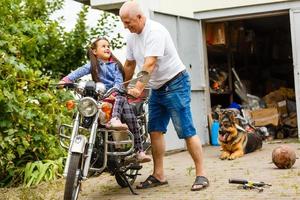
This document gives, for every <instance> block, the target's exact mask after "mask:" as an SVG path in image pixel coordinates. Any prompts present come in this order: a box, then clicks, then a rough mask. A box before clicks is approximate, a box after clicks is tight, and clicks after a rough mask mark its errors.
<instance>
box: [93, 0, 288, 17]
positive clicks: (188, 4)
mask: <svg viewBox="0 0 300 200" xmlns="http://www.w3.org/2000/svg"><path fill="white" fill-rule="evenodd" d="M282 1H291V0H209V1H208V0H137V2H139V4H140V5H141V7H142V8H143V10H144V11H146V10H147V9H149V8H150V9H151V10H155V11H159V12H163V13H169V14H175V15H180V16H186V17H193V16H194V15H193V12H198V11H206V10H214V9H222V8H230V7H240V6H246V5H255V4H265V3H276V2H282ZM122 2H125V0H91V5H92V6H97V5H106V6H107V4H109V3H112V4H114V3H122ZM145 13H146V14H147V12H145Z"/></svg>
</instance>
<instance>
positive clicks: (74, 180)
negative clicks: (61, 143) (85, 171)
mask: <svg viewBox="0 0 300 200" xmlns="http://www.w3.org/2000/svg"><path fill="white" fill-rule="evenodd" d="M81 156H82V154H80V153H72V155H71V159H70V164H69V169H68V174H67V180H66V184H65V193H64V200H76V199H77V198H78V194H79V190H80V185H81V182H80V176H81V169H80V166H81V165H80V159H81Z"/></svg>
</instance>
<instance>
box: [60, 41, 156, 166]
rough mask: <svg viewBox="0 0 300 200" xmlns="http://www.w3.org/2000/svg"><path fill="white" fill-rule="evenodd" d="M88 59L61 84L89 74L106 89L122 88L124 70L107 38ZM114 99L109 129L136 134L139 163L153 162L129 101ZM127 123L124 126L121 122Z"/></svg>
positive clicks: (99, 43)
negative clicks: (144, 145) (144, 146)
mask: <svg viewBox="0 0 300 200" xmlns="http://www.w3.org/2000/svg"><path fill="white" fill-rule="evenodd" d="M88 57H89V59H90V62H89V63H87V64H85V65H83V66H82V67H80V68H78V69H77V70H75V71H73V72H72V73H70V74H69V75H67V76H66V77H64V78H63V79H62V80H61V81H60V82H59V83H60V84H62V83H68V82H73V81H75V80H76V79H78V78H80V77H82V76H85V75H87V74H91V75H92V79H93V81H95V82H102V83H103V84H104V85H105V87H106V89H107V90H108V89H110V88H111V87H114V86H115V87H119V88H120V87H122V82H123V68H122V64H121V63H120V62H119V60H118V59H117V58H116V57H115V56H113V55H112V53H111V51H110V46H109V42H108V40H107V39H106V38H97V39H96V40H95V41H94V42H92V44H91V47H90V48H89V49H88ZM110 98H111V99H114V106H113V111H112V118H111V120H110V121H109V122H108V124H107V127H108V128H111V129H117V130H120V129H121V130H122V129H127V128H129V130H130V131H131V132H132V133H133V134H134V143H135V146H136V151H137V159H138V161H139V162H149V161H151V158H150V156H148V155H146V154H145V153H144V150H143V146H142V144H141V136H140V133H139V125H138V123H137V119H136V116H135V115H134V112H133V110H132V108H131V106H130V105H129V104H128V102H127V99H126V98H125V97H123V96H121V95H111V97H110ZM120 119H122V120H123V121H125V122H126V124H123V123H122V122H121V120H120Z"/></svg>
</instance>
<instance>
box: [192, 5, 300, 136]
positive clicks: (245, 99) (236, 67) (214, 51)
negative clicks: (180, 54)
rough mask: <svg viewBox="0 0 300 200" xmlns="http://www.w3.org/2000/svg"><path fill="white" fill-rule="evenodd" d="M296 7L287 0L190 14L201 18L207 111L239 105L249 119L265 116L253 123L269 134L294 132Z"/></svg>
mask: <svg viewBox="0 0 300 200" xmlns="http://www.w3.org/2000/svg"><path fill="white" fill-rule="evenodd" d="M298 7H299V3H297V2H290V3H278V4H265V5H255V6H246V7H240V8H229V9H222V10H217V11H216V10H214V11H211V12H210V11H205V12H199V13H195V16H196V18H199V19H201V21H202V28H203V34H204V39H205V43H204V44H205V47H204V49H205V52H206V55H204V57H205V58H206V63H205V64H206V67H207V68H206V69H207V71H208V74H207V77H206V79H207V83H208V86H209V87H208V90H209V94H208V98H209V101H208V104H210V108H211V109H212V111H214V109H215V107H221V108H232V106H233V105H239V106H241V107H239V109H241V108H242V110H246V112H245V113H243V114H244V115H248V119H250V121H252V122H253V123H254V124H255V121H256V120H257V122H258V121H260V120H262V119H263V120H264V121H263V122H262V121H260V122H259V123H257V124H258V126H259V127H262V126H266V127H267V128H268V130H269V132H270V133H271V136H272V137H271V138H272V139H273V138H279V139H283V138H287V137H298V136H299V134H298V128H297V122H298V121H299V120H298V119H297V113H299V112H297V110H299V108H298V107H299V105H297V99H298V98H297V97H299V89H298V88H299V85H298V83H299V80H298V79H299V73H298V72H299V61H298V60H297V59H299V50H298V49H299V48H297V47H299V38H298V37H299V22H298V21H299V9H298ZM297 17H298V18H297ZM297 33H298V34H297ZM270 110H273V111H272V112H271V111H270ZM252 112H253V113H255V116H254V114H253V115H252ZM246 113H247V114H246ZM249 113H250V114H249ZM275 116H277V117H278V118H277V119H276V120H277V122H276V123H273V122H274V118H275ZM273 117H274V118H273ZM276 120H275V121H276ZM270 125H272V126H270ZM268 134H269V133H268Z"/></svg>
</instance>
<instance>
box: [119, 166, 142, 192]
mask: <svg viewBox="0 0 300 200" xmlns="http://www.w3.org/2000/svg"><path fill="white" fill-rule="evenodd" d="M138 171H139V170H137V169H130V170H128V171H127V172H126V173H124V175H125V176H126V177H127V179H128V182H129V184H130V185H133V183H134V182H135V180H136V177H137V175H138ZM115 179H116V181H117V183H118V184H119V186H121V187H122V188H125V187H128V185H127V183H126V181H125V179H124V178H123V177H122V176H121V174H120V173H116V174H115Z"/></svg>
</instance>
